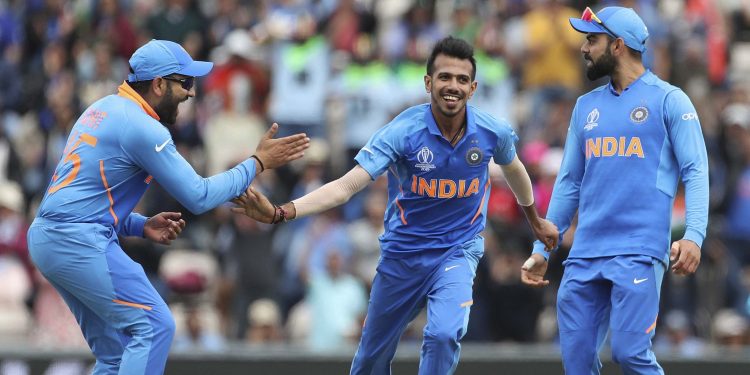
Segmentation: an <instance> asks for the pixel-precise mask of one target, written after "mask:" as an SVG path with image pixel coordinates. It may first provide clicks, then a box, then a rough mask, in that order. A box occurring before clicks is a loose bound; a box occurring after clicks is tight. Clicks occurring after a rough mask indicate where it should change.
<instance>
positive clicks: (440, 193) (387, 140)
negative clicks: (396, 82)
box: [355, 104, 518, 256]
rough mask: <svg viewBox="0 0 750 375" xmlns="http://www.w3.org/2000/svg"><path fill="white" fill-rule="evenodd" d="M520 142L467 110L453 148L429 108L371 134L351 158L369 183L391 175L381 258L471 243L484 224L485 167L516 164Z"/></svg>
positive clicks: (505, 128) (510, 132)
mask: <svg viewBox="0 0 750 375" xmlns="http://www.w3.org/2000/svg"><path fill="white" fill-rule="evenodd" d="M517 140H518V137H517V136H516V134H515V132H514V131H513V129H512V128H511V126H510V125H509V124H508V123H507V122H505V121H499V120H497V119H495V118H493V117H492V116H490V115H489V114H487V113H485V112H483V111H480V110H478V109H476V108H474V107H472V106H467V107H466V133H465V135H464V136H463V137H462V138H461V140H460V141H459V142H458V144H456V146H455V147H454V146H452V145H451V144H450V143H449V142H448V140H446V139H445V138H444V137H443V136H442V134H441V133H440V130H439V129H438V126H437V124H436V123H435V119H434V118H433V116H432V112H431V106H430V105H429V104H422V105H417V106H414V107H411V108H408V109H407V110H405V111H403V112H402V113H401V114H399V115H398V116H397V117H396V118H395V119H393V120H392V121H391V122H390V123H388V124H387V125H386V126H384V127H383V128H381V129H380V130H379V131H378V132H376V133H375V134H374V135H373V136H372V137H371V138H370V140H369V141H368V142H367V144H366V145H365V147H363V148H362V149H361V150H360V151H359V153H358V154H357V156H356V157H355V160H356V161H357V163H359V165H360V166H362V167H363V168H364V169H365V170H367V172H368V173H369V174H370V176H371V177H372V178H376V177H377V176H379V175H381V174H382V173H384V172H386V171H387V173H388V207H387V209H386V213H385V219H384V220H385V232H384V233H383V235H382V236H381V237H380V241H381V245H382V246H381V247H382V252H383V255H384V256H398V255H400V254H404V253H414V252H421V251H429V250H430V249H436V248H440V249H444V248H449V247H452V246H455V245H458V244H462V243H465V242H467V241H469V240H471V239H473V238H474V237H476V236H477V235H478V234H479V233H480V232H481V231H482V230H483V229H484V224H485V221H486V210H487V201H488V198H489V194H490V181H489V176H488V163H489V162H490V160H491V159H492V158H493V157H494V161H495V162H496V163H498V164H501V165H505V164H508V163H510V162H511V161H513V159H514V158H515V156H516V149H515V142H516V141H517Z"/></svg>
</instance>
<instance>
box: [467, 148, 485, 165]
mask: <svg viewBox="0 0 750 375" xmlns="http://www.w3.org/2000/svg"><path fill="white" fill-rule="evenodd" d="M483 159H484V154H483V153H482V150H481V149H480V148H479V147H472V148H470V149H469V151H467V152H466V162H467V163H468V164H469V165H471V166H474V165H479V164H481V163H482V160H483Z"/></svg>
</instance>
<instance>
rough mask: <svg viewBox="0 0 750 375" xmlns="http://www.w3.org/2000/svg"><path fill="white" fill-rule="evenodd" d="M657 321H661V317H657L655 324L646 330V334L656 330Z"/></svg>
mask: <svg viewBox="0 0 750 375" xmlns="http://www.w3.org/2000/svg"><path fill="white" fill-rule="evenodd" d="M657 320H659V315H657V316H656V319H654V322H653V323H651V325H650V326H649V327H648V329H646V333H651V331H653V330H654V328H656V321H657Z"/></svg>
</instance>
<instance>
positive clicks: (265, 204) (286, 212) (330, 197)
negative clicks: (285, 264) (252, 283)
mask: <svg viewBox="0 0 750 375" xmlns="http://www.w3.org/2000/svg"><path fill="white" fill-rule="evenodd" d="M370 181H372V178H371V177H370V174H369V173H367V171H365V170H364V168H362V167H360V166H359V165H357V166H355V167H354V168H352V169H351V170H350V171H349V172H347V173H346V174H345V175H343V176H342V177H340V178H338V179H337V180H334V181H331V182H329V183H327V184H325V185H323V186H321V187H319V188H317V189H315V190H313V191H311V192H310V193H308V194H306V195H305V196H303V197H301V198H298V199H295V200H294V201H292V202H288V203H284V204H282V205H281V206H275V205H273V204H272V203H271V202H270V201H269V200H268V199H267V198H266V197H265V196H264V195H263V194H262V193H260V192H259V191H257V190H255V189H254V188H253V187H250V188H249V189H248V190H247V191H246V192H245V193H243V194H242V195H241V196H240V197H238V198H237V199H235V200H234V203H235V204H237V205H238V206H239V207H235V208H233V209H232V211H234V212H235V213H244V214H245V215H247V216H249V217H251V218H253V219H255V220H258V221H260V222H263V223H268V224H273V223H278V222H281V221H285V220H291V219H295V218H297V217H303V216H308V215H312V214H316V213H319V212H323V211H326V210H328V209H331V208H333V207H336V206H340V205H342V204H344V203H346V202H347V201H348V200H349V199H350V198H351V197H352V196H353V195H354V194H356V193H358V192H359V191H361V190H362V189H364V188H365V186H367V184H369V183H370Z"/></svg>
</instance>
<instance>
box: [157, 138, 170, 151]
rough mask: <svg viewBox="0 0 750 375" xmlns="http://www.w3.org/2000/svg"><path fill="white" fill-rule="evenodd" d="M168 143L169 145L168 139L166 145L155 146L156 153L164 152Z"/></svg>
mask: <svg viewBox="0 0 750 375" xmlns="http://www.w3.org/2000/svg"><path fill="white" fill-rule="evenodd" d="M167 143H169V139H167V140H166V141H164V143H162V144H161V145H156V146H154V150H156V152H161V150H163V149H164V147H166V146H167Z"/></svg>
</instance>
